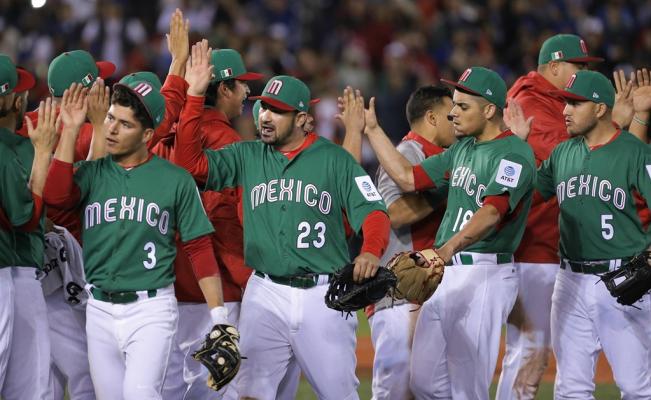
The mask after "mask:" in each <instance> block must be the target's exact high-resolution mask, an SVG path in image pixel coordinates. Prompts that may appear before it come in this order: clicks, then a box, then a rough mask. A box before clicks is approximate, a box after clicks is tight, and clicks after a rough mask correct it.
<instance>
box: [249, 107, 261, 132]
mask: <svg viewBox="0 0 651 400" xmlns="http://www.w3.org/2000/svg"><path fill="white" fill-rule="evenodd" d="M261 105H262V101H260V100H256V101H255V103H254V104H253V109H252V110H251V114H253V124H254V125H255V129H260V123H259V122H258V117H259V116H260V106H261Z"/></svg>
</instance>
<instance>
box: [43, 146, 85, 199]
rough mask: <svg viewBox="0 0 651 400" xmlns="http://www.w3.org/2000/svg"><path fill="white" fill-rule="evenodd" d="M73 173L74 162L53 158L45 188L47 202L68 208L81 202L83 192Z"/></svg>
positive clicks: (44, 197) (44, 194) (44, 196)
mask: <svg viewBox="0 0 651 400" xmlns="http://www.w3.org/2000/svg"><path fill="white" fill-rule="evenodd" d="M73 174H74V172H73V168H72V164H70V163H67V162H63V161H60V160H57V159H56V158H55V159H54V160H52V163H51V164H50V169H49V170H48V172H47V179H46V180H45V187H44V188H43V200H44V202H45V204H47V205H49V206H52V207H55V208H58V209H62V210H67V209H71V208H74V207H75V206H76V205H77V204H78V203H79V200H80V198H81V192H80V191H79V186H77V184H75V181H74V179H73Z"/></svg>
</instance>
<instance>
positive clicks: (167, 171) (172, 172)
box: [148, 154, 192, 180]
mask: <svg viewBox="0 0 651 400" xmlns="http://www.w3.org/2000/svg"><path fill="white" fill-rule="evenodd" d="M148 162H149V163H150V165H149V167H150V168H152V169H155V170H156V171H159V172H160V176H161V177H164V179H165V180H169V178H174V177H181V178H192V175H190V173H189V172H188V171H187V170H185V169H183V168H181V167H179V166H178V165H176V164H173V163H172V162H170V161H168V160H166V159H164V158H162V157H159V156H157V155H155V154H152V156H151V159H150V160H149V161H148Z"/></svg>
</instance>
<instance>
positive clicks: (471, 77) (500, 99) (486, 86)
mask: <svg viewBox="0 0 651 400" xmlns="http://www.w3.org/2000/svg"><path fill="white" fill-rule="evenodd" d="M441 82H443V83H447V84H448V85H452V86H454V87H456V88H458V89H461V90H463V91H466V92H468V93H472V94H474V95H476V96H481V97H483V98H485V99H486V100H488V101H489V102H491V103H493V104H495V105H496V106H498V107H499V108H502V109H503V108H504V105H505V104H506V83H504V79H502V78H501V77H500V76H499V75H498V74H497V72H495V71H492V70H490V69H488V68H484V67H470V68H468V69H467V70H465V71H464V72H463V74H461V76H460V77H459V80H458V81H457V82H454V81H450V80H447V79H441Z"/></svg>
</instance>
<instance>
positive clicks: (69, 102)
mask: <svg viewBox="0 0 651 400" xmlns="http://www.w3.org/2000/svg"><path fill="white" fill-rule="evenodd" d="M87 93H88V89H86V88H84V87H83V86H82V85H81V84H79V83H73V84H72V85H70V88H68V89H66V90H65V91H64V92H63V99H62V101H61V109H60V113H59V114H60V117H61V122H63V126H64V128H66V129H67V128H69V129H71V130H72V129H76V130H77V131H78V130H79V128H80V127H81V125H83V123H84V121H86V112H87V110H88V101H87V98H86V95H87Z"/></svg>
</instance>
